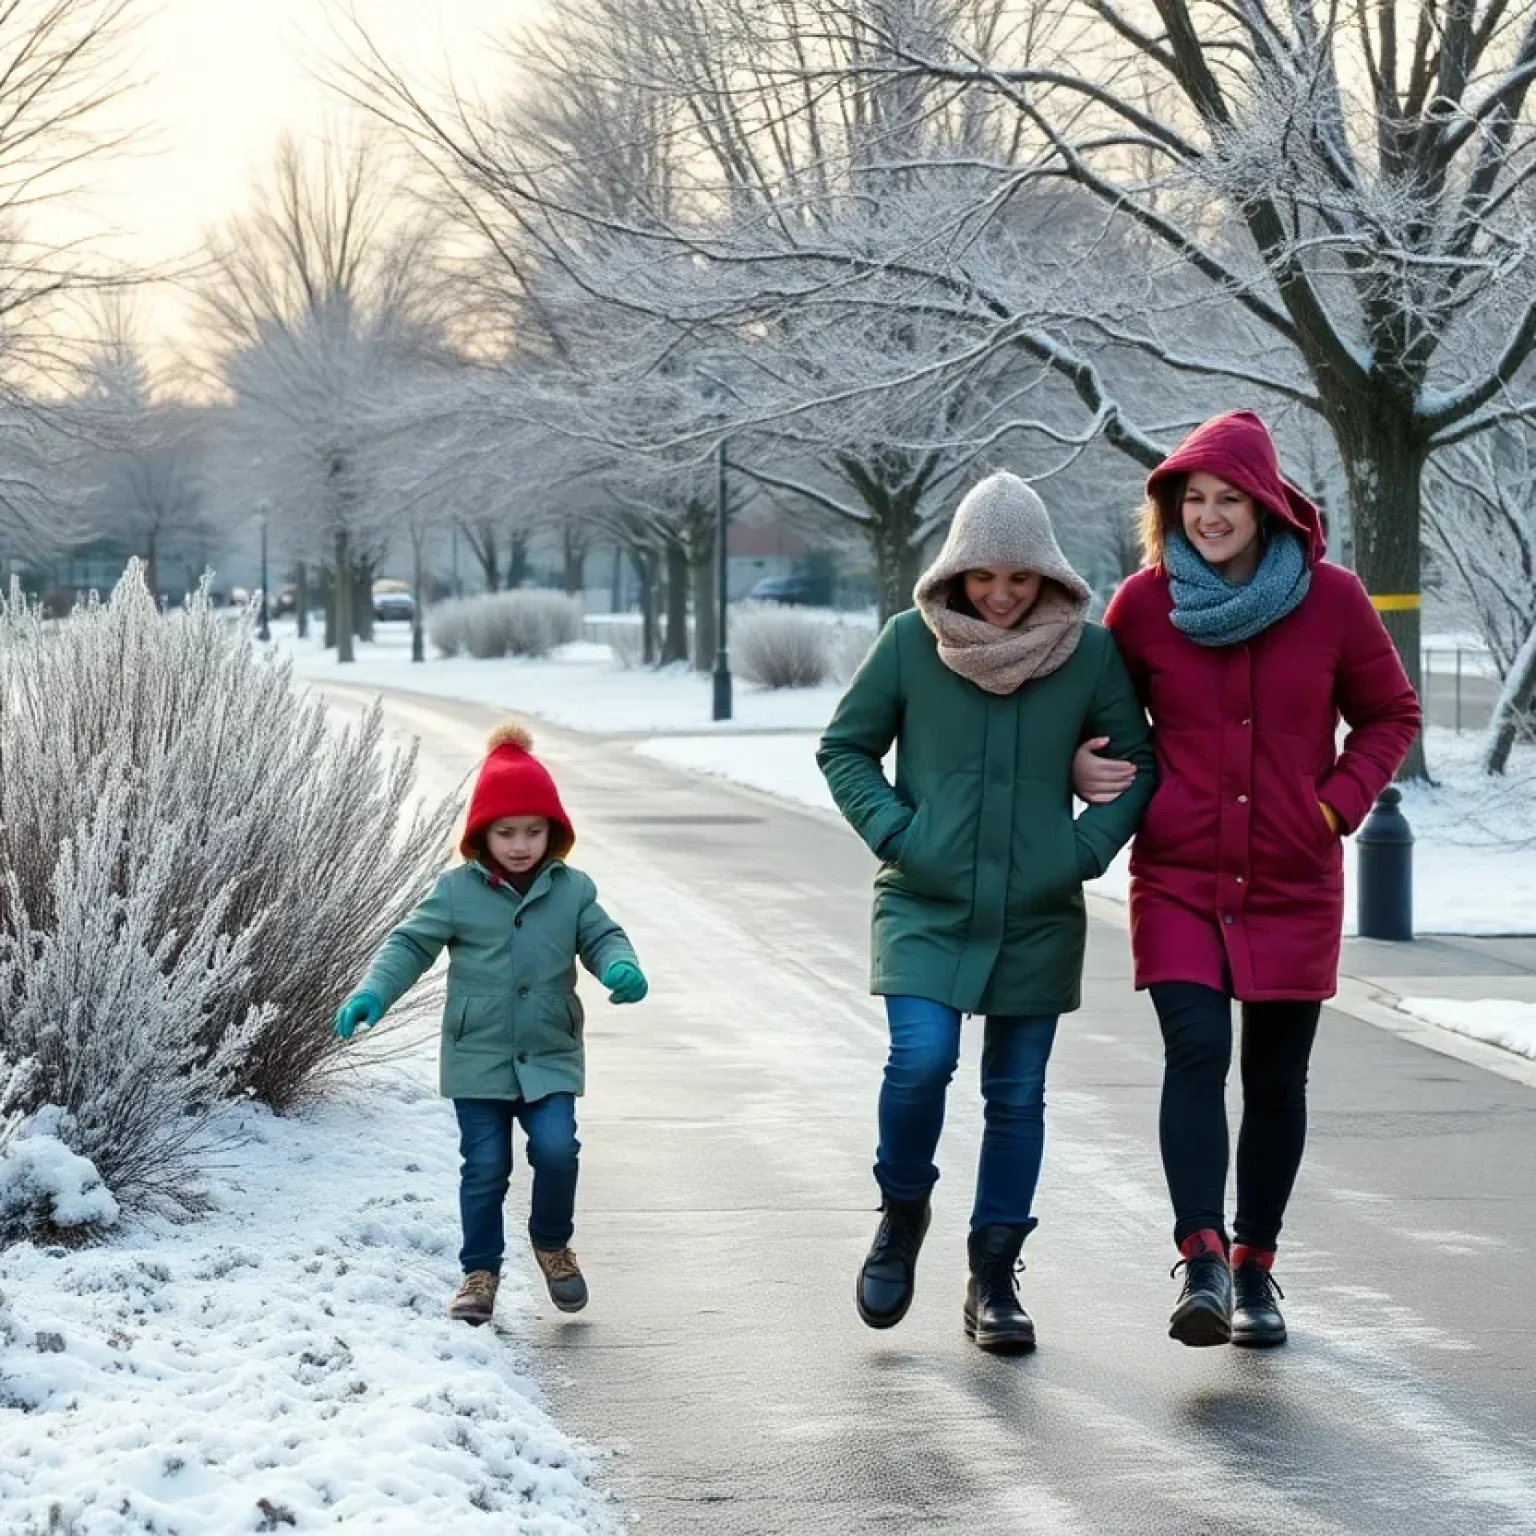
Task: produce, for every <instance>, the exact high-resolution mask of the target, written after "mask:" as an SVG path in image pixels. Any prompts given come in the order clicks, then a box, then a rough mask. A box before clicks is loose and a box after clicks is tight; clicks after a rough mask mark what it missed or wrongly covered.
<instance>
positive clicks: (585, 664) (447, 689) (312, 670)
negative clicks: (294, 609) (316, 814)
mask: <svg viewBox="0 0 1536 1536" xmlns="http://www.w3.org/2000/svg"><path fill="white" fill-rule="evenodd" d="M378 636H379V638H378V641H377V642H376V643H375V644H372V645H359V646H358V648H357V652H358V659H357V660H356V661H355V662H354V663H352V664H351V665H350V666H345V667H343V666H340V665H338V663H337V662H336V659H335V657H334V656H333V655H332V654H331V653H330V652H328V651H326V650H325V649H324V648H323V647H322V646H321V644H320V643H319V641H318V640H317V639H311V640H309V641H305V642H301V641H299V640H298V639H297V638H296V637H295V635H294V630H293V625H292V624H291V623H287V624H285V625H282V626H277V625H274V626H273V642H274V645H275V646H276V648H277V649H278V650H279V651H282V652H284V653H287V654H290V655H292V656H293V658H294V667H295V670H296V672H297V674H298V675H299V676H300V677H303V678H308V679H310V680H312V681H315V682H328V683H348V684H353V685H356V686H360V687H364V688H368V687H376V688H388V689H403V690H405V691H407V692H410V693H428V694H432V695H434V696H435V697H437V698H443V699H457V700H459V701H461V702H463V703H466V704H485V705H488V706H490V707H491V708H493V709H505V710H507V711H508V712H509V713H513V714H523V715H533V716H536V717H537V718H539V719H541V720H548V721H549V722H550V723H551V724H552V725H561V726H565V727H566V728H567V729H569V730H573V731H589V732H592V733H594V734H598V735H606V734H613V735H623V734H640V733H643V734H651V733H659V732H671V731H714V730H717V729H720V727H716V726H715V725H714V724H713V723H712V721H711V714H712V712H713V711H712V705H713V697H714V695H713V692H712V687H713V685H712V683H711V680H710V679H709V678H708V677H705V676H703V675H702V674H700V673H698V672H695V671H693V670H692V669H691V668H689V667H686V666H679V667H670V668H667V669H665V670H663V671H655V670H652V669H650V668H634V669H625V668H623V667H621V666H618V665H617V664H616V663H615V661H614V659H613V652H612V650H611V649H610V648H609V647H608V646H606V645H602V644H595V643H591V642H577V643H576V644H575V645H568V646H565V647H563V648H562V649H561V650H559V651H558V652H556V653H555V655H554V656H552V657H550V658H549V659H548V660H547V661H475V660H473V659H472V658H469V657H453V658H452V659H444V658H443V657H440V656H436V655H434V654H432V653H430V651H429V659H428V660H426V661H424V662H420V663H415V664H413V663H412V661H411V636H410V630H409V628H408V627H407V626H406V625H403V624H394V625H383V624H381V625H380V626H379V627H378ZM841 691H842V690H841V689H840V688H837V687H828V688H804V689H784V690H780V691H778V692H768V691H764V690H762V689H756V688H752V687H749V686H748V685H747V684H745V683H743V682H741V681H740V680H739V679H738V680H737V682H736V686H735V689H734V705H735V708H734V711H733V713H734V715H735V718H734V719H733V720H732V721H730V722H729V723H728V724H727V725H726V726H725V727H724V728H725V729H728V730H738V731H739V730H780V731H783V730H816V729H819V728H820V726H821V725H822V724H823V723H824V722H825V721H826V719H827V717H828V716H829V715H830V714H831V712H832V706H833V705H834V704H835V703H836V702H837V698H838V695H839V694H840V693H841Z"/></svg>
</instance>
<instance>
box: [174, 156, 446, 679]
mask: <svg viewBox="0 0 1536 1536" xmlns="http://www.w3.org/2000/svg"><path fill="white" fill-rule="evenodd" d="M393 191H394V189H393V186H392V184H391V181H390V177H389V166H388V162H387V157H386V156H385V154H384V152H383V151H382V150H381V148H380V147H379V146H378V145H377V144H376V143H373V142H371V141H367V140H364V141H360V142H355V143H348V142H346V141H344V140H339V139H328V140H327V141H326V142H325V143H324V144H322V145H321V146H319V148H318V150H317V151H316V152H315V153H313V154H306V153H305V151H304V149H303V148H302V147H301V146H300V145H299V143H298V141H297V140H294V139H291V138H290V139H286V140H285V141H284V142H283V143H282V145H281V146H280V148H279V152H278V157H277V164H276V168H275V172H274V175H273V177H272V179H271V180H270V181H267V182H265V183H263V184H262V185H261V186H259V187H258V189H257V192H256V195H255V198H254V200H253V206H252V208H251V210H250V211H249V212H248V213H245V214H243V215H240V216H238V217H236V218H235V219H234V220H232V221H231V223H230V225H229V226H228V228H227V229H226V230H225V231H224V232H223V233H221V234H219V235H217V236H215V237H214V238H213V239H212V240H211V241H210V251H209V254H210V260H211V264H212V268H213V276H212V278H211V279H210V281H209V282H208V283H207V284H206V285H205V287H204V288H203V290H202V293H201V298H202V302H203V308H204V312H205V316H206V318H207V320H208V322H209V324H210V327H211V329H212V333H213V335H214V337H215V340H216V346H217V348H218V351H217V358H216V366H217V369H218V373H219V376H220V377H221V379H222V380H223V382H224V383H225V384H226V386H227V387H228V388H229V389H230V391H231V392H232V393H233V395H234V397H235V401H236V409H235V412H234V418H233V421H234V430H235V433H236V435H237V437H238V438H240V439H241V440H242V441H244V443H245V444H246V446H247V450H248V451H247V454H246V458H247V462H252V461H259V464H260V469H259V473H260V474H262V475H264V476H266V477H267V479H268V481H269V483H270V484H271V486H272V487H273V495H272V499H273V501H274V504H275V505H276V506H277V507H278V509H279V510H280V512H281V514H282V515H283V516H284V517H285V518H286V519H287V520H288V531H289V534H290V537H291V538H292V540H293V541H294V543H295V544H296V546H297V547H298V548H300V549H301V551H302V553H303V555H304V556H305V558H307V559H316V560H318V561H320V562H321V563H322V564H324V565H326V566H327V567H328V569H329V572H330V584H331V594H332V601H331V606H330V610H329V611H330V616H331V626H330V627H331V634H332V636H333V637H334V641H335V644H336V647H337V654H338V658H339V659H340V660H341V661H343V662H349V661H351V660H352V659H353V657H354V654H355V653H354V649H353V637H354V634H355V633H356V632H357V630H358V629H359V627H360V621H364V620H365V619H366V618H367V617H369V616H371V609H370V608H369V606H368V603H367V597H366V594H367V587H368V580H369V577H370V574H371V571H372V569H373V565H374V563H375V562H376V560H377V559H378V558H379V555H380V553H381V549H382V545H383V543H384V542H386V539H387V535H386V532H385V528H384V522H383V511H384V506H385V504H384V503H383V502H382V501H380V499H379V498H377V497H376V496H374V495H373V494H372V491H373V486H372V484H371V481H370V476H371V474H372V472H373V468H374V463H373V460H372V459H371V458H370V455H371V454H373V453H375V451H376V450H379V449H380V448H381V446H382V445H383V444H385V443H386V442H387V441H388V438H389V436H390V433H391V432H392V431H393V430H395V429H397V428H398V426H399V423H400V419H401V418H400V416H399V415H398V412H399V411H401V410H402V409H407V410H408V409H409V408H408V407H406V406H405V405H404V402H403V399H402V396H401V394H400V393H399V391H398V390H397V389H395V388H394V382H395V375H396V374H397V373H398V371H399V370H401V369H402V368H407V367H410V366H414V365H415V364H416V363H418V362H419V361H420V360H421V357H422V355H423V353H424V352H427V351H431V350H433V349H434V348H435V347H436V346H437V345H438V336H437V333H436V330H435V328H434V325H433V317H432V314H431V304H432V300H433V296H434V293H435V286H434V283H433V280H432V279H433V271H432V268H431V262H430V240H429V238H428V236H427V234H426V232H425V230H424V229H423V228H422V227H421V226H420V225H419V224H417V225H411V224H407V223H402V222H401V221H400V220H399V218H398V217H397V216H396V209H395V208H394V206H393V204H392V196H393ZM359 598H361V599H362V600H361V601H359Z"/></svg>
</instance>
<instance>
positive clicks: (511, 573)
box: [507, 533, 528, 592]
mask: <svg viewBox="0 0 1536 1536" xmlns="http://www.w3.org/2000/svg"><path fill="white" fill-rule="evenodd" d="M527 579H528V535H527V534H526V533H514V534H513V535H512V552H511V554H510V555H508V557H507V591H508V592H515V591H517V589H518V588H519V587H520V586H522V584H523V583H524V582H525V581H527Z"/></svg>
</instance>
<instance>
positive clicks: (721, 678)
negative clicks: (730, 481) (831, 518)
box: [715, 438, 731, 720]
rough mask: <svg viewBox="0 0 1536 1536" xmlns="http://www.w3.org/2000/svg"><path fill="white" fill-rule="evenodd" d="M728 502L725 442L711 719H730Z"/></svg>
mask: <svg viewBox="0 0 1536 1536" xmlns="http://www.w3.org/2000/svg"><path fill="white" fill-rule="evenodd" d="M730 523H731V515H730V502H729V500H728V491H727V486H726V462H725V439H724V438H721V439H720V446H719V447H718V448H717V449H716V450H715V604H716V610H715V719H716V720H729V719H730V718H731V648H730V637H729V636H728V635H727V633H726V627H725V626H726V616H727V614H728V613H729V611H730V595H731V594H730V591H729V576H730V565H729V563H728V561H727V558H726V538H727V535H728V534H729V532H730Z"/></svg>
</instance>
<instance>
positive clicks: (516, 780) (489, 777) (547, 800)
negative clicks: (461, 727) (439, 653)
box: [459, 721, 576, 859]
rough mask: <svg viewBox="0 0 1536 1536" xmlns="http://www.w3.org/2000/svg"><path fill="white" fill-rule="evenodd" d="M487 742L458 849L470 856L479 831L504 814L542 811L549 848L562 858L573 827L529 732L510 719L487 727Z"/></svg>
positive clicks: (571, 840)
mask: <svg viewBox="0 0 1536 1536" xmlns="http://www.w3.org/2000/svg"><path fill="white" fill-rule="evenodd" d="M485 745H486V759H485V761H484V762H483V763H482V764H481V765H480V776H479V778H478V779H476V780H475V790H474V793H473V794H472V795H471V796H470V797H469V814H468V815H467V816H466V817H465V818H464V836H463V837H462V838H461V839H460V841H459V852H460V853H462V854H463V855H464V857H465V858H466V859H472V858H474V857H475V855H476V854H477V853H479V852H480V851H481V850H480V848H479V845H478V840H479V838H480V835H481V834H482V833H483V832H484V831H485V829H486V828H487V827H488V826H490V825H491V823H492V822H494V821H500V820H501V819H502V818H503V817H505V816H542V817H543V818H544V819H545V820H546V821H547V822H548V823H549V851H550V853H552V854H553V855H554V856H555V857H556V858H557V859H563V858H564V857H565V856H566V855H567V854H568V853H569V852H570V851H571V848H572V846H573V845H574V844H575V842H576V831H575V829H574V828H573V827H572V826H571V818H570V817H569V816H567V815H566V814H565V807H564V806H563V805H561V803H560V791H559V790H558V789H556V788H555V781H554V780H553V779H552V778H551V777H550V775H549V769H547V768H546V767H545V766H544V764H543V763H541V762H540V761H539V760H538V758H536V757H535V756H534V755H533V737H532V736H531V735H529V733H528V731H527V730H526V729H525V728H524V727H523V726H521V725H519V724H517V723H516V722H515V721H508V723H507V724H505V725H500V726H497V728H496V729H495V730H494V731H492V732H491V735H490V739H489V740H488V741H487V742H486V744H485Z"/></svg>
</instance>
